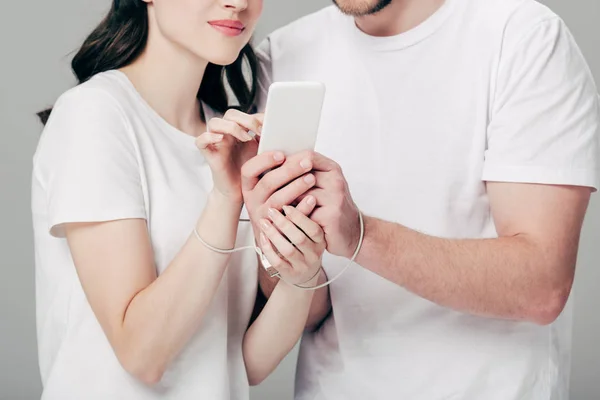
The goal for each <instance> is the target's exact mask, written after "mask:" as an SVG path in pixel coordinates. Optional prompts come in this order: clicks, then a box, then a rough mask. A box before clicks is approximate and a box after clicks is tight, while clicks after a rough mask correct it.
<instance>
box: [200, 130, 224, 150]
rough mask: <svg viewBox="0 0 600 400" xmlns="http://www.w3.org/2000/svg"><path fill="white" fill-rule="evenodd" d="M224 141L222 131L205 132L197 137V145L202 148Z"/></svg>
mask: <svg viewBox="0 0 600 400" xmlns="http://www.w3.org/2000/svg"><path fill="white" fill-rule="evenodd" d="M222 141H223V135H222V134H220V133H210V132H205V133H203V134H202V135H200V136H198V138H197V139H196V146H197V147H198V148H199V149H200V150H204V149H206V148H207V147H208V146H210V145H214V144H217V143H220V142H222Z"/></svg>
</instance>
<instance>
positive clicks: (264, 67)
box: [256, 38, 273, 112]
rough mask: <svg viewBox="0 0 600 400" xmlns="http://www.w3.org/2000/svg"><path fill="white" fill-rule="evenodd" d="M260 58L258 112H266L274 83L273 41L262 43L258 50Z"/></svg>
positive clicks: (267, 40)
mask: <svg viewBox="0 0 600 400" xmlns="http://www.w3.org/2000/svg"><path fill="white" fill-rule="evenodd" d="M256 56H257V58H258V80H257V82H258V90H257V91H256V93H257V94H256V108H257V110H258V112H264V111H265V108H266V106H267V95H268V93H269V86H271V83H272V81H273V79H272V67H271V41H270V39H269V38H267V39H265V40H263V41H262V43H261V44H260V45H259V46H258V47H257V48H256Z"/></svg>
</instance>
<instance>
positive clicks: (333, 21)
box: [260, 0, 599, 400]
mask: <svg viewBox="0 0 600 400" xmlns="http://www.w3.org/2000/svg"><path fill="white" fill-rule="evenodd" d="M260 58H261V60H262V67H263V71H265V72H266V73H267V74H268V75H270V79H266V80H264V81H263V95H262V99H261V102H260V103H261V107H262V105H264V98H265V95H264V89H265V88H266V86H267V85H268V84H269V82H270V81H293V80H316V81H321V82H324V83H325V84H326V87H327V93H326V99H325V104H324V109H323V114H322V120H321V125H320V131H319V138H318V140H317V151H318V152H321V153H323V154H325V155H326V156H328V157H330V158H332V159H333V160H335V161H337V162H338V163H339V164H341V166H342V169H343V171H344V173H345V176H346V178H347V179H348V182H349V185H350V190H351V192H352V195H353V197H354V200H355V201H356V203H357V205H358V206H359V207H360V209H361V210H362V211H363V212H364V213H365V214H367V215H370V216H374V217H378V218H382V219H384V220H388V221H393V222H397V223H400V224H403V225H405V226H407V227H410V228H413V229H415V230H418V231H420V232H423V233H426V234H429V235H433V236H437V237H445V238H492V237H496V236H497V233H496V230H495V227H494V222H493V219H492V216H491V215H490V206H489V199H488V196H487V194H486V187H485V183H484V182H485V181H507V182H529V183H531V182H534V183H541V184H570V185H582V186H589V187H595V188H597V186H598V176H599V174H598V168H599V163H598V147H599V138H598V126H599V104H598V97H597V90H596V87H595V85H594V82H593V80H592V76H591V74H590V71H589V69H588V67H587V66H586V63H585V61H584V59H583V57H582V55H581V53H580V51H579V49H578V47H577V46H576V44H575V42H574V40H573V37H572V36H571V34H570V33H569V31H568V30H567V27H566V26H565V24H564V23H563V21H561V19H559V18H558V17H557V16H556V15H555V14H553V13H552V12H551V11H550V10H548V9H547V8H546V7H544V6H542V5H540V4H539V3H536V2H534V1H532V0H486V1H482V0H448V1H447V2H446V3H445V4H444V5H443V6H442V8H441V9H439V10H438V11H437V12H436V13H435V14H434V15H433V16H432V17H431V18H429V19H428V20H427V21H425V22H424V23H422V24H421V25H419V26H418V27H416V28H414V29H412V30H410V31H409V32H406V33H403V34H401V35H398V36H395V37H384V38H376V37H371V36H367V35H366V34H364V33H363V32H361V31H360V30H359V29H358V28H357V27H356V25H355V23H354V20H353V18H351V17H348V16H345V15H343V14H341V13H340V12H339V10H337V8H335V7H333V6H332V7H329V8H326V9H324V10H322V11H320V12H317V13H316V14H313V15H310V16H307V17H305V18H302V19H300V20H298V21H296V22H294V23H292V24H291V25H289V26H287V27H284V28H282V29H280V30H278V31H276V32H275V33H273V34H272V35H270V36H269V38H268V39H267V40H266V41H265V42H264V43H263V44H262V45H261V51H260ZM345 263H346V260H340V259H338V258H335V257H332V256H330V255H326V256H325V258H324V267H325V269H326V271H327V273H328V274H329V275H330V276H332V275H334V274H336V273H337V272H338V271H339V270H340V268H342V267H343V266H344V265H345ZM330 290H331V299H332V304H333V318H329V319H328V320H327V321H326V322H325V324H324V326H323V327H322V329H320V330H319V331H318V332H317V333H315V334H307V335H305V336H304V338H303V341H302V345H301V350H300V358H299V364H298V370H297V380H296V399H297V400H309V399H311V400H313V399H314V400H317V399H318V400H323V399H328V400H330V399H334V400H336V399H344V400H354V399H356V400H364V399H385V400H387V399H410V400H434V399H435V400H442V399H444V400H454V399H456V400H458V399H460V400H517V399H519V400H521V399H527V400H542V399H543V400H550V399H552V400H558V399H567V398H568V382H569V369H570V331H571V311H572V310H571V304H570V303H569V304H568V306H567V307H566V309H565V311H564V312H563V314H562V315H561V316H560V318H559V319H558V320H557V321H556V322H554V323H553V324H551V325H549V326H538V325H535V324H532V323H528V322H514V321H507V320H500V319H492V318H481V317H476V316H473V315H468V314H465V313H460V312H456V311H453V310H450V309H447V308H444V307H440V306H438V305H436V304H433V303H431V302H429V301H427V300H424V299H423V298H420V297H418V296H416V295H414V294H411V293H410V292H408V291H407V290H405V289H403V288H402V287H399V286H397V285H395V284H393V283H391V282H389V281H387V280H385V279H383V278H381V277H379V276H377V275H375V274H373V273H371V272H370V271H368V270H366V269H363V268H360V267H358V266H357V267H353V268H351V269H349V270H348V271H347V272H346V273H345V275H343V276H342V277H341V278H340V279H339V280H337V281H335V282H334V283H333V284H332V285H331V289H330Z"/></svg>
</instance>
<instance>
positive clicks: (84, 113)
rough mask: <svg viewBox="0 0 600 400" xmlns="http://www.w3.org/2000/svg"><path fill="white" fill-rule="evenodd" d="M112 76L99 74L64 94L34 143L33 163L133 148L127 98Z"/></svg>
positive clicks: (117, 151)
mask: <svg viewBox="0 0 600 400" xmlns="http://www.w3.org/2000/svg"><path fill="white" fill-rule="evenodd" d="M111 75H112V73H110V72H108V73H102V74H98V75H96V76H94V77H93V78H91V79H90V80H88V81H86V82H84V83H82V84H79V85H77V86H75V87H74V88H72V89H69V90H67V91H66V92H64V93H63V94H62V95H61V96H60V97H59V98H58V100H57V101H56V103H55V105H54V107H53V109H52V112H51V113H50V116H49V118H48V121H47V122H46V125H45V126H44V130H43V132H42V135H41V137H40V140H39V142H38V147H37V151H36V156H35V159H43V158H44V157H42V156H43V155H46V156H48V157H50V158H53V157H54V156H57V157H60V156H63V155H65V154H66V153H67V152H69V151H71V152H84V153H85V152H88V153H94V152H101V151H106V152H111V153H115V154H117V153H119V152H120V151H121V150H120V149H122V148H126V149H129V148H131V147H132V146H134V144H133V142H134V141H135V139H134V138H133V135H132V131H131V124H130V116H129V115H127V112H126V111H125V110H126V109H127V108H126V107H127V101H128V100H127V97H124V96H126V93H124V92H123V89H121V88H120V87H119V82H118V81H117V80H116V79H115V77H113V76H111Z"/></svg>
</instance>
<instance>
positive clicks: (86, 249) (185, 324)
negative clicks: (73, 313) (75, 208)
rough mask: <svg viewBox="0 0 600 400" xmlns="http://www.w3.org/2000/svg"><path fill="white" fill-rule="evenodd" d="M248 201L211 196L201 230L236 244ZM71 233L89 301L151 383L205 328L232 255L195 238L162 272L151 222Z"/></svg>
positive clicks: (127, 359) (119, 348)
mask: <svg viewBox="0 0 600 400" xmlns="http://www.w3.org/2000/svg"><path fill="white" fill-rule="evenodd" d="M240 210H241V203H238V202H230V201H228V199H226V198H223V197H222V196H220V195H219V194H217V193H216V192H213V193H211V195H210V196H209V199H208V203H207V205H206V208H205V209H204V212H203V213H202V216H201V217H200V219H199V221H198V223H197V230H198V232H199V234H200V235H202V237H203V238H205V240H207V241H209V242H210V244H211V245H213V246H217V247H221V248H231V247H233V245H234V243H235V238H236V233H237V225H238V219H239V214H240ZM66 235H67V240H68V243H69V247H70V249H71V253H72V255H73V260H74V262H75V267H76V269H77V273H78V275H79V279H80V281H81V283H82V286H83V289H84V291H85V294H86V296H87V299H88V301H89V303H90V305H91V307H92V310H93V311H94V313H95V315H96V317H97V318H98V321H99V322H100V325H101V326H102V328H103V330H104V332H105V333H106V336H107V338H108V340H109V342H110V344H111V345H112V347H113V349H114V351H115V354H116V355H117V357H118V359H119V361H120V362H121V364H122V366H123V367H124V368H125V370H127V371H128V372H129V373H131V374H132V375H134V376H135V377H137V378H138V379H140V380H141V381H143V382H145V383H147V384H154V383H156V382H158V381H160V379H161V377H162V375H163V373H164V371H165V369H166V368H167V366H168V365H169V363H170V361H171V360H172V359H173V358H174V357H175V356H176V355H177V354H178V353H179V352H180V351H181V349H182V348H183V347H184V345H185V344H186V343H187V342H188V340H189V339H190V338H191V336H192V334H193V333H194V332H195V331H196V329H198V327H199V325H200V324H201V322H202V319H203V316H204V314H205V312H206V310H207V308H208V306H209V304H210V302H211V300H212V298H213V296H214V294H215V292H216V290H217V288H218V286H219V284H220V282H221V278H222V277H223V272H224V271H225V268H226V266H227V263H228V261H229V257H228V256H227V255H223V254H218V253H215V252H212V251H210V250H208V249H207V248H205V247H204V246H203V245H202V244H201V243H200V242H199V241H198V240H197V239H196V238H195V237H193V235H190V238H189V239H188V241H187V242H186V243H185V244H184V246H183V247H182V249H181V250H180V251H179V253H178V254H177V256H176V257H175V258H174V259H173V261H172V262H171V263H170V264H169V266H168V267H167V269H166V270H165V272H164V273H162V274H161V275H160V276H158V277H157V274H156V268H155V265H154V256H153V251H152V247H151V244H150V239H149V237H148V233H147V226H146V223H145V221H144V220H140V219H130V220H120V221H113V222H105V223H90V224H79V223H78V224H68V225H66Z"/></svg>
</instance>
